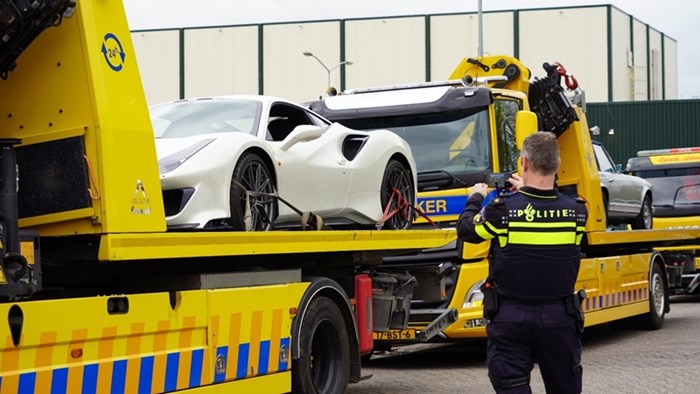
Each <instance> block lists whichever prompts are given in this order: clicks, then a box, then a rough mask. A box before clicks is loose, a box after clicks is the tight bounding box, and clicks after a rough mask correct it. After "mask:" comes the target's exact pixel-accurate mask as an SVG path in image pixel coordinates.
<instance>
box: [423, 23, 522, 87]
mask: <svg viewBox="0 0 700 394" xmlns="http://www.w3.org/2000/svg"><path fill="white" fill-rule="evenodd" d="M482 20H483V43H484V54H486V55H499V54H504V55H513V52H514V50H515V49H514V48H513V13H512V12H494V13H484V14H483V15H482ZM478 26H479V21H478V17H477V15H476V14H468V15H439V16H432V17H430V79H431V80H432V81H440V80H444V79H447V77H449V76H450V74H452V71H453V70H454V68H455V67H456V66H457V64H459V62H460V61H461V60H462V59H463V58H465V57H476V56H477V54H478V48H479V31H478Z"/></svg>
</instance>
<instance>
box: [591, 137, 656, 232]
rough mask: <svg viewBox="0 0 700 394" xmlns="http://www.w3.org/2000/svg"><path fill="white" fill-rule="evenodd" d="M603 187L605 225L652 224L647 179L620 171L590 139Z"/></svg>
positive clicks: (619, 167)
mask: <svg viewBox="0 0 700 394" xmlns="http://www.w3.org/2000/svg"><path fill="white" fill-rule="evenodd" d="M593 151H594V152H595V157H596V162H597V164H598V173H599V175H600V186H601V188H602V189H603V202H604V204H605V212H606V217H607V218H608V219H607V220H608V221H607V224H608V225H618V224H629V225H630V226H631V227H632V228H633V229H650V228H652V225H653V209H652V194H651V184H650V183H649V182H647V181H646V180H644V179H642V178H639V177H636V176H632V175H626V174H622V173H620V170H621V168H622V166H621V165H620V164H615V162H614V161H613V159H612V157H610V154H608V152H607V151H606V150H605V148H604V147H603V145H601V143H600V142H598V141H593Z"/></svg>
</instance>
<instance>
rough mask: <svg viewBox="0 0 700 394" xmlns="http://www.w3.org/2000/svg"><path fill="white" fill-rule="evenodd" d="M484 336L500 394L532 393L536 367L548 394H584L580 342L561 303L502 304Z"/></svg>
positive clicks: (490, 375)
mask: <svg viewBox="0 0 700 394" xmlns="http://www.w3.org/2000/svg"><path fill="white" fill-rule="evenodd" d="M486 332H487V334H488V348H487V364H488V370H489V378H490V379H491V383H492V384H493V387H494V389H495V390H496V392H497V393H531V392H532V391H531V389H530V384H529V382H530V372H531V371H532V368H533V366H534V363H535V362H537V363H538V365H539V368H540V372H541V373H542V379H543V380H544V384H545V388H546V390H547V393H557V394H558V393H576V394H578V393H580V392H581V380H582V373H583V369H582V367H581V338H580V334H579V331H578V328H577V326H576V322H575V320H574V318H573V317H571V316H570V315H568V314H567V313H566V309H565V306H564V303H563V302H562V303H554V304H525V303H513V302H503V303H501V305H500V308H499V310H498V312H496V315H495V316H494V318H493V320H491V322H490V323H489V324H488V325H487V326H486Z"/></svg>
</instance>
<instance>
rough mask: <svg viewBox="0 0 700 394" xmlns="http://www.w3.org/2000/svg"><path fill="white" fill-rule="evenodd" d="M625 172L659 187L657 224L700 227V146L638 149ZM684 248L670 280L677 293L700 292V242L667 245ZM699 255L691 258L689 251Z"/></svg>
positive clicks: (655, 215) (655, 211) (671, 249)
mask: <svg viewBox="0 0 700 394" xmlns="http://www.w3.org/2000/svg"><path fill="white" fill-rule="evenodd" d="M625 172H627V173H629V174H630V175H635V176H638V177H640V178H644V179H646V180H647V181H649V183H651V185H652V187H653V189H654V191H655V193H654V194H655V199H654V228H658V229H698V228H700V147H688V148H673V149H654V150H643V151H639V152H637V156H636V157H632V158H630V159H629V160H628V161H627V167H626V169H625ZM666 250H667V251H668V252H669V253H671V252H672V251H674V250H680V251H682V252H683V253H682V254H681V256H680V258H678V259H676V264H675V267H674V270H673V271H669V281H671V282H674V283H676V284H677V285H676V286H675V288H676V292H677V293H691V294H698V293H700V245H695V246H692V245H691V246H684V247H675V248H667V249H666ZM693 252H694V253H695V259H688V258H686V256H687V255H688V254H689V253H693Z"/></svg>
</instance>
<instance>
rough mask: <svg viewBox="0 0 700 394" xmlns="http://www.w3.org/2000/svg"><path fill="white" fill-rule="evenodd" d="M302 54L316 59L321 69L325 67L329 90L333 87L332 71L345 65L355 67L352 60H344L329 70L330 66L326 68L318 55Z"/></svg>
mask: <svg viewBox="0 0 700 394" xmlns="http://www.w3.org/2000/svg"><path fill="white" fill-rule="evenodd" d="M302 53H303V55H304V56H308V57H312V58H314V59H316V61H317V62H318V63H319V64H320V65H321V67H323V68H324V69H326V73H327V75H328V85H327V86H326V87H327V88H329V87H331V71H333V70H335V69H336V68H338V67H340V66H342V65H343V64H345V65H348V66H352V65H353V62H351V61H350V60H344V61H342V62H340V63H338V64H336V65H335V66H333V67H331V68H328V66H326V65H325V63H323V62H322V61H321V59H319V58H317V57H316V55H314V54H313V53H311V52H302Z"/></svg>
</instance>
